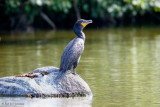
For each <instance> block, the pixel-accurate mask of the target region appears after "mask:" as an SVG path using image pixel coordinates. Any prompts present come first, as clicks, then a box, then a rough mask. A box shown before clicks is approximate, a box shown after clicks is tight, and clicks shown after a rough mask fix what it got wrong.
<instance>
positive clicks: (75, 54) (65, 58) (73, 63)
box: [55, 19, 92, 80]
mask: <svg viewBox="0 0 160 107" xmlns="http://www.w3.org/2000/svg"><path fill="white" fill-rule="evenodd" d="M90 23H92V20H84V19H80V20H78V21H77V22H76V23H75V24H74V27H73V30H74V32H75V34H76V35H77V37H76V38H74V39H73V40H72V41H70V42H69V43H68V45H67V46H66V47H65V49H64V51H63V54H62V56H61V63H60V69H59V74H58V75H57V77H56V79H55V80H60V79H62V78H63V76H64V74H65V73H66V71H68V70H70V69H72V68H73V74H76V70H75V68H76V67H77V64H78V63H79V60H80V57H81V54H82V52H83V50H84V43H85V34H84V33H83V28H84V27H85V26H86V25H88V24H90Z"/></svg>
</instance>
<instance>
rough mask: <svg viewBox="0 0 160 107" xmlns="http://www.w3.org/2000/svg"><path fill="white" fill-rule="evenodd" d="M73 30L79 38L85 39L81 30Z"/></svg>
mask: <svg viewBox="0 0 160 107" xmlns="http://www.w3.org/2000/svg"><path fill="white" fill-rule="evenodd" d="M74 32H75V34H76V35H77V36H78V37H79V38H82V39H83V40H84V41H85V34H84V33H83V31H82V30H79V29H74Z"/></svg>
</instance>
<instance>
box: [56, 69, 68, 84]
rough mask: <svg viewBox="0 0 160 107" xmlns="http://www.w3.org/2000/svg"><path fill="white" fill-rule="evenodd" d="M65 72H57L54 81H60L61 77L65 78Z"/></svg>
mask: <svg viewBox="0 0 160 107" xmlns="http://www.w3.org/2000/svg"><path fill="white" fill-rule="evenodd" d="M65 74H66V72H64V71H59V73H58V75H57V77H56V78H55V81H56V82H58V81H60V80H61V79H63V77H64V76H65Z"/></svg>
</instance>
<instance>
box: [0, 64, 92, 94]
mask: <svg viewBox="0 0 160 107" xmlns="http://www.w3.org/2000/svg"><path fill="white" fill-rule="evenodd" d="M58 73H59V68H56V67H52V66H46V67H41V68H37V69H35V70H34V71H33V72H30V73H26V74H22V75H17V76H10V77H3V78H0V95H1V96H29V97H47V96H48V97H74V96H92V92H91V90H90V88H89V86H88V84H87V83H86V82H85V81H84V80H83V79H82V78H81V77H80V76H79V75H78V74H77V75H73V74H72V72H71V71H67V73H66V75H65V76H64V78H63V79H62V80H61V81H59V82H55V77H56V76H57V74H58Z"/></svg>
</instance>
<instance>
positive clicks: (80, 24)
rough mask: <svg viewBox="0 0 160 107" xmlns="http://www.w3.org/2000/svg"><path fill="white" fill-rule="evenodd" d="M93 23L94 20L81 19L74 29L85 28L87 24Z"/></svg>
mask: <svg viewBox="0 0 160 107" xmlns="http://www.w3.org/2000/svg"><path fill="white" fill-rule="evenodd" d="M90 23H92V20H85V19H79V20H77V22H76V23H75V24H74V29H77V30H80V31H81V30H83V28H85V27H86V25H88V24H90Z"/></svg>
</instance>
